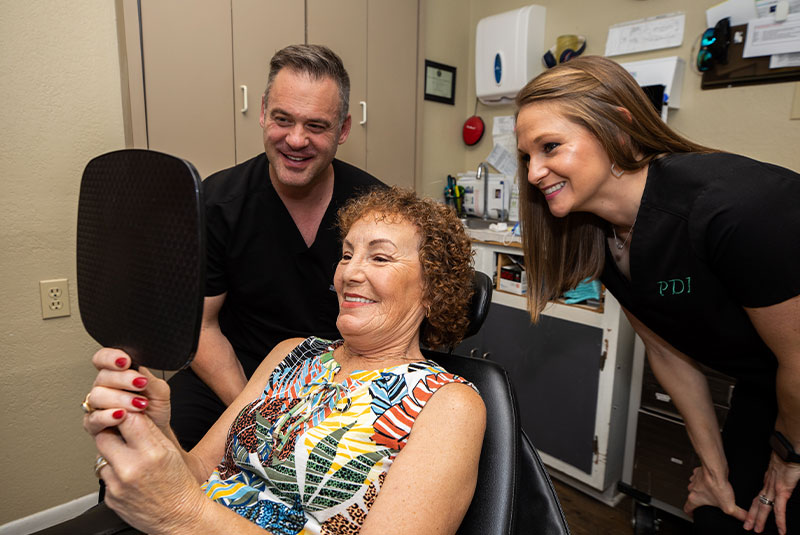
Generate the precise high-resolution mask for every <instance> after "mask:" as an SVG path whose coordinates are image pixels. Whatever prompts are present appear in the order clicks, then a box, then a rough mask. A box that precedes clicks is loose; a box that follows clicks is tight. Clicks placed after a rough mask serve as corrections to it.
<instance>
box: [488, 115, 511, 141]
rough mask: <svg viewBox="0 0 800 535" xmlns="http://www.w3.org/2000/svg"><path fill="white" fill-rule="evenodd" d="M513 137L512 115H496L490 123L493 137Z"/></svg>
mask: <svg viewBox="0 0 800 535" xmlns="http://www.w3.org/2000/svg"><path fill="white" fill-rule="evenodd" d="M509 134H511V135H514V116H513V115H498V116H497V117H495V118H494V122H493V123H492V135H493V136H506V135H509Z"/></svg>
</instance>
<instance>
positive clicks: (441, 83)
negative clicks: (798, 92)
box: [425, 59, 456, 105]
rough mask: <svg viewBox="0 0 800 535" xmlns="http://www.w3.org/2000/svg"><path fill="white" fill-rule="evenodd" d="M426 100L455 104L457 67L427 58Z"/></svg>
mask: <svg viewBox="0 0 800 535" xmlns="http://www.w3.org/2000/svg"><path fill="white" fill-rule="evenodd" d="M425 100H433V101H434V102H442V103H444V104H450V105H455V103H456V68H455V67H451V66H449V65H444V64H442V63H436V62H435V61H430V60H427V59H426V60H425Z"/></svg>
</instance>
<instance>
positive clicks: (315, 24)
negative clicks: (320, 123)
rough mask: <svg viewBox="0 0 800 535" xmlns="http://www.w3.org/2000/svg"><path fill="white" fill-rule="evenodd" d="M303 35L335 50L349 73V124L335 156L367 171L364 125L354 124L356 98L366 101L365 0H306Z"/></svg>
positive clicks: (357, 112)
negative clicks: (346, 135)
mask: <svg viewBox="0 0 800 535" xmlns="http://www.w3.org/2000/svg"><path fill="white" fill-rule="evenodd" d="M306 37H307V43H308V44H316V45H325V46H327V47H330V49H331V50H333V51H334V52H336V54H338V55H339V57H340V58H342V62H343V63H344V68H345V69H347V74H348V75H349V76H350V114H351V115H352V116H353V125H352V128H351V129H350V137H349V138H348V139H347V141H345V142H344V144H343V145H339V149H338V151H337V152H336V157H337V158H339V159H340V160H343V161H345V162H348V163H351V164H353V165H355V166H356V167H359V168H361V169H364V170H367V171H369V169H368V167H367V150H366V147H367V125H366V124H365V125H360V124H358V123H359V122H360V121H361V106H360V105H359V102H361V101H364V102H366V101H367V0H337V1H336V2H331V0H306ZM370 111H371V110H370ZM368 119H369V116H368ZM378 178H381V177H380V176H378Z"/></svg>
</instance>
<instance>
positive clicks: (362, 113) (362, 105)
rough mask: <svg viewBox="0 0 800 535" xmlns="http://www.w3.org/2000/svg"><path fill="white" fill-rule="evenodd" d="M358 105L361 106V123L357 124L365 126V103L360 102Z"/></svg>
mask: <svg viewBox="0 0 800 535" xmlns="http://www.w3.org/2000/svg"><path fill="white" fill-rule="evenodd" d="M358 104H359V106H361V122H360V123H358V124H367V103H366V102H365V101H363V100H361V101H359V102H358Z"/></svg>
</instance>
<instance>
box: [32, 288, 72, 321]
mask: <svg viewBox="0 0 800 535" xmlns="http://www.w3.org/2000/svg"><path fill="white" fill-rule="evenodd" d="M39 294H40V297H41V300H42V319H48V318H60V317H62V316H69V315H70V312H69V285H68V284H67V279H51V280H46V281H39Z"/></svg>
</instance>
